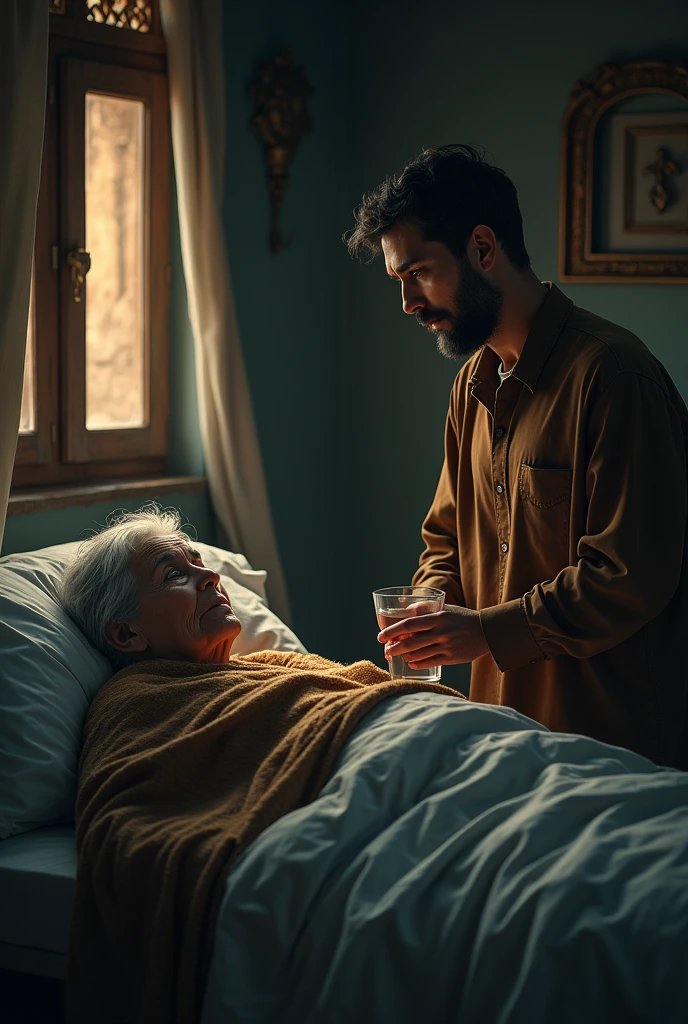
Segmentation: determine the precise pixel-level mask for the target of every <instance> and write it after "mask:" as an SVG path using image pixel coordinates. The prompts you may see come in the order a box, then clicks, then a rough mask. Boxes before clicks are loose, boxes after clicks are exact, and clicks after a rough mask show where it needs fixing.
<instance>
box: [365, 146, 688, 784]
mask: <svg viewBox="0 0 688 1024" xmlns="http://www.w3.org/2000/svg"><path fill="white" fill-rule="evenodd" d="M355 216H356V227H355V229H354V231H353V232H352V233H351V234H350V237H349V238H348V246H349V251H350V252H351V253H352V255H355V256H358V257H365V256H366V255H370V254H372V255H375V254H377V253H379V252H381V253H382V254H383V255H384V259H385V265H386V270H387V273H388V275H389V276H390V277H391V278H393V279H394V280H396V281H398V282H399V284H400V286H401V293H402V305H403V309H404V312H405V313H408V314H411V315H414V316H415V317H416V319H417V321H418V323H419V324H421V325H422V326H424V327H426V328H428V329H429V330H431V331H432V332H433V333H434V335H435V336H436V339H437V345H438V349H439V351H440V352H441V353H442V354H443V355H445V356H448V357H449V358H454V359H458V358H462V357H466V356H470V357H471V358H469V359H468V361H467V362H466V364H465V365H464V366H463V368H462V369H461V370H460V372H459V374H458V376H457V377H456V380H455V383H454V387H453V390H452V394H451V399H450V405H449V413H448V416H447V425H446V434H445V459H444V466H443V468H442V473H441V476H440V480H439V483H438V487H437V492H436V495H435V499H434V501H433V503H432V506H431V508H430V511H429V512H428V515H427V517H426V520H425V522H424V524H423V539H424V542H425V550H424V551H423V553H422V555H421V558H420V565H419V568H418V570H417V572H416V574H415V576H414V578H413V581H412V582H413V584H414V585H420V586H425V587H435V588H438V589H440V590H443V591H444V592H445V594H446V602H445V606H444V609H443V610H442V611H439V612H434V613H431V614H426V615H423V614H420V615H415V616H413V617H412V618H406V619H402V620H400V621H398V622H396V623H394V624H393V625H391V626H389V627H387V628H385V629H383V630H382V632H381V633H380V634H379V639H380V641H381V642H383V643H385V644H386V645H387V646H386V654H387V656H388V657H400V656H402V657H403V658H404V659H405V661H406V662H407V664H408V665H410V666H411V667H412V668H418V669H419V668H423V667H428V666H431V665H452V664H460V663H465V662H472V663H473V664H472V673H471V689H470V696H471V699H472V700H475V701H480V702H484V703H491V704H504V705H508V706H511V707H513V708H516V709H517V710H519V711H521V712H522V713H523V714H526V715H529V716H530V717H531V718H534V719H535V720H537V721H539V722H541V723H542V724H544V725H546V726H548V727H549V728H550V729H552V730H556V731H562V732H575V733H582V734H584V735H589V736H593V737H595V738H596V739H600V740H604V741H606V742H608V743H613V744H618V745H620V746H625V747H628V748H630V749H632V750H636V751H637V752H638V753H641V754H643V755H644V756H646V757H649V758H651V759H652V760H654V761H656V762H658V763H661V764H665V765H674V766H678V767H684V768H688V729H687V725H686V722H687V700H688V667H687V666H686V664H685V660H684V652H683V647H684V643H685V642H686V641H688V518H687V503H688V473H687V463H686V451H687V448H688V413H687V412H686V408H685V405H684V403H683V400H682V399H681V396H680V394H679V393H678V391H677V389H676V387H675V386H674V384H673V382H672V381H671V379H670V377H669V375H668V374H667V372H666V370H665V369H664V367H663V366H662V365H661V364H660V363H659V362H658V360H657V359H655V358H654V356H653V355H652V354H651V353H650V352H649V351H648V349H647V348H646V347H645V346H644V345H643V343H642V342H641V341H640V340H639V339H638V338H636V337H635V336H634V335H633V334H631V333H630V332H629V331H627V330H625V329H624V328H622V327H619V326H617V325H615V324H612V323H610V322H608V321H606V320H603V319H602V318H601V317H598V316H596V315H595V314H593V313H589V312H586V311H585V310H582V309H579V308H577V307H575V306H574V305H573V303H572V302H571V300H570V299H568V298H567V297H566V296H565V295H564V294H562V292H561V291H559V289H558V288H556V287H555V286H554V285H552V284H543V283H542V282H540V280H539V279H538V278H537V277H536V275H535V274H534V273H533V271H532V269H531V267H530V260H529V257H528V254H527V251H526V248H525V244H524V239H523V225H522V220H521V214H520V210H519V206H518V199H517V195H516V189H515V188H514V186H513V184H512V182H511V181H510V180H509V178H508V177H507V176H506V175H505V174H504V172H503V171H501V170H499V169H498V168H496V167H493V166H491V165H490V164H488V163H486V162H485V161H484V160H483V159H482V157H481V156H480V155H479V154H478V153H477V152H476V151H475V150H474V149H472V148H471V147H468V146H445V147H442V148H440V149H429V150H425V151H424V152H423V153H421V154H420V156H419V157H417V158H416V159H415V160H413V161H412V162H411V163H409V164H408V165H407V166H406V167H405V168H404V169H403V170H402V172H401V173H400V174H398V175H396V176H395V177H393V178H390V179H387V180H386V181H385V182H384V183H383V184H382V185H381V186H379V188H377V189H376V190H375V191H373V192H371V193H369V194H367V195H366V196H365V197H364V199H363V202H362V205H361V206H360V207H359V208H358V210H357V211H356V214H355Z"/></svg>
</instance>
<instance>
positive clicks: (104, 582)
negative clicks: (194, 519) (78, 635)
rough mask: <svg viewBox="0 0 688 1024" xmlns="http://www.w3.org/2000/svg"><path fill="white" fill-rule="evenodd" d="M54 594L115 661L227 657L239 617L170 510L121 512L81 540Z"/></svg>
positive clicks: (215, 574)
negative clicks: (92, 534)
mask: <svg viewBox="0 0 688 1024" xmlns="http://www.w3.org/2000/svg"><path fill="white" fill-rule="evenodd" d="M60 598H61V601H62V604H63V605H64V607H65V609H66V610H67V612H68V613H69V615H70V616H71V618H72V619H73V620H74V621H75V622H76V623H77V624H78V625H79V627H80V628H81V630H82V631H83V632H84V633H85V635H86V636H87V637H88V639H89V640H90V641H91V643H92V644H93V645H94V646H95V647H97V648H98V649H99V650H100V651H102V652H103V654H105V656H106V657H107V658H109V660H110V661H111V662H112V664H113V665H114V666H115V667H117V668H123V667H124V666H125V665H130V664H132V663H133V662H136V661H141V660H143V659H150V658H168V659H173V660H180V661H199V662H216V663H222V662H226V661H227V660H228V658H229V654H230V650H231V647H232V643H233V642H234V640H235V638H236V637H237V636H238V634H239V632H240V630H241V623H240V622H239V620H238V619H237V618H236V616H235V615H234V613H233V612H232V605H231V603H230V600H229V597H228V596H227V592H226V590H225V589H224V587H223V586H222V583H221V582H220V574H219V573H218V572H216V571H215V570H214V569H211V568H209V567H206V566H204V565H203V561H202V559H201V556H200V555H199V553H198V551H196V549H195V548H194V546H193V542H192V541H191V539H190V538H189V536H188V535H187V534H186V533H184V532H183V531H182V530H181V519H180V517H179V515H178V513H177V512H175V511H174V510H165V511H161V510H158V509H156V508H147V509H146V508H144V509H141V510H140V511H138V512H131V513H125V514H124V515H122V516H121V517H120V518H119V519H117V520H116V521H114V522H113V523H112V525H110V526H109V527H107V528H106V529H104V530H102V531H101V532H100V533H96V534H95V535H94V536H93V537H91V538H90V539H89V540H88V541H86V542H85V543H84V544H82V545H81V548H80V549H79V553H78V555H77V557H76V558H75V560H74V561H73V562H72V564H71V565H70V566H69V567H68V568H67V570H66V571H65V574H64V577H63V580H62V586H61V591H60Z"/></svg>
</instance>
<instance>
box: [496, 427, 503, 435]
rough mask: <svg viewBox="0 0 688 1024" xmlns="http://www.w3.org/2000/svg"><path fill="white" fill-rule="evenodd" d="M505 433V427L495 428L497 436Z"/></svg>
mask: <svg viewBox="0 0 688 1024" xmlns="http://www.w3.org/2000/svg"><path fill="white" fill-rule="evenodd" d="M504 433H505V431H504V427H497V429H496V430H495V434H496V435H497V437H504Z"/></svg>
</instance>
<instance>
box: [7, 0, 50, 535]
mask: <svg viewBox="0 0 688 1024" xmlns="http://www.w3.org/2000/svg"><path fill="white" fill-rule="evenodd" d="M48 19H49V14H48V2H47V0H4V2H3V3H2V6H1V8H0V381H2V398H0V541H1V540H2V535H3V533H4V530H5V516H6V514H7V499H8V496H9V492H10V482H11V479H12V468H13V466H14V456H15V452H16V449H17V436H18V431H19V414H20V410H21V397H22V381H23V378H24V354H25V350H26V328H27V325H28V320H29V293H30V290H31V264H32V259H33V243H34V236H35V232H36V203H37V200H38V186H39V182H40V176H41V153H42V149H43V124H44V121H45V94H46V82H47V67H48Z"/></svg>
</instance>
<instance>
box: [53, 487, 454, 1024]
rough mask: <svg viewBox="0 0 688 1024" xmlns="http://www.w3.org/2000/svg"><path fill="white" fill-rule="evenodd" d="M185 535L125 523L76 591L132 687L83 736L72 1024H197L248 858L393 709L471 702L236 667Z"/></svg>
mask: <svg viewBox="0 0 688 1024" xmlns="http://www.w3.org/2000/svg"><path fill="white" fill-rule="evenodd" d="M180 526H181V523H180V519H179V517H178V515H177V514H176V513H174V512H169V511H165V512H162V511H160V510H159V509H157V508H155V507H153V508H147V509H142V510H140V511H139V512H134V513H126V514H124V515H123V516H121V517H120V518H119V519H117V520H116V521H114V522H113V523H111V525H109V526H108V527H107V528H106V529H104V530H102V531H101V532H100V533H97V534H95V535H94V536H93V537H91V538H90V539H89V540H87V541H86V542H85V543H84V544H82V546H81V547H80V549H79V552H78V554H77V557H76V558H75V560H74V562H73V563H72V564H71V565H70V566H69V567H68V568H67V570H66V571H65V574H64V578H63V581H62V586H61V600H62V603H63V605H64V607H65V609H66V610H67V612H68V613H69V615H70V616H71V617H72V618H73V619H74V621H75V622H76V623H77V624H78V625H79V626H80V628H81V629H82V631H83V632H84V633H85V635H86V636H87V638H88V639H89V640H90V641H91V643H93V644H94V645H95V646H96V647H97V648H98V649H99V650H101V651H102V652H103V653H104V654H105V655H106V656H107V657H108V658H109V659H110V660H111V662H112V663H113V665H114V666H115V667H116V668H119V669H120V671H119V672H118V673H117V674H116V675H115V676H114V677H113V678H112V679H111V680H109V681H108V682H107V683H106V684H105V686H104V687H103V688H102V689H101V690H100V692H99V693H98V694H97V696H96V698H95V699H94V701H93V703H92V705H91V708H90V710H89V714H88V717H87V721H86V725H85V730H84V750H83V755H82V760H81V771H80V779H79V792H78V798H77V811H76V813H77V846H78V849H79V873H78V877H77V900H76V909H75V914H74V921H73V926H72V933H71V947H70V968H69V976H68V986H67V992H68V1006H69V1020H70V1024H78V1022H81V1021H83V1022H84V1024H86V1022H88V1024H91V1022H92V1021H94V1020H98V1021H101V1022H102V1024H106V1022H107V1021H110V1020H112V1021H118V1022H119V1021H124V1020H127V1021H134V1020H140V1021H146V1022H148V1021H160V1022H162V1021H167V1020H170V1021H172V1020H173V1019H174V1020H175V1021H178V1022H185V1021H193V1020H195V1019H196V1017H197V1013H198V1006H199V999H200V993H201V992H202V989H203V980H204V976H205V971H206V968H207V965H208V948H209V947H208V943H209V935H210V932H211V929H212V923H213V916H214V914H215V913H216V912H217V905H218V893H219V890H220V887H221V885H222V882H223V879H224V877H225V874H226V872H227V869H228V868H229V866H230V864H231V863H232V862H233V861H234V859H235V858H236V857H237V855H238V854H239V853H240V852H241V851H242V850H243V849H244V848H245V847H246V846H247V845H248V843H249V842H250V841H251V840H252V839H253V838H255V836H256V835H258V834H259V833H260V832H261V831H262V830H263V829H265V828H266V827H267V826H268V825H269V824H270V823H271V822H273V821H275V820H276V819H277V818H279V817H281V816H283V815H284V814H286V813H287V812H289V811H291V810H293V809H295V808H296V807H299V806H302V805H303V804H305V803H308V801H310V800H312V799H313V798H314V797H315V795H316V794H317V792H318V790H319V789H320V788H321V787H322V785H323V783H324V782H325V780H326V778H327V776H328V774H329V772H330V770H331V767H332V764H333V763H334V760H335V758H336V756H337V754H338V753H339V751H340V750H341V749H342V747H343V745H344V743H345V741H346V740H347V738H348V737H349V735H350V734H351V732H352V731H353V730H354V728H355V727H356V725H357V724H358V722H359V721H360V719H361V718H362V717H363V716H364V715H365V714H366V713H367V712H368V711H370V710H371V709H372V708H373V707H374V706H375V705H376V704H378V703H379V702H380V701H382V700H384V699H385V698H387V697H390V696H397V695H399V694H402V693H411V692H414V691H419V690H426V691H431V692H436V693H442V694H445V695H446V697H447V698H448V699H450V700H452V701H456V700H457V699H458V698H457V695H456V694H455V693H454V692H453V691H452V690H448V689H446V688H445V687H442V686H438V685H436V684H432V683H429V684H418V683H415V682H408V683H406V682H392V681H391V680H390V678H389V675H388V673H387V672H384V671H383V670H382V669H380V668H377V667H376V666H375V665H373V664H371V663H370V662H357V663H354V664H353V665H346V666H345V665H339V664H337V663H335V662H331V661H327V660H326V659H324V658H319V657H317V656H316V655H301V654H295V653H293V652H289V653H287V652H280V651H264V652H260V653H255V654H250V655H246V656H241V657H236V656H232V655H231V648H232V643H233V642H234V640H235V639H236V637H237V636H238V634H239V632H240V630H241V624H240V622H239V620H238V619H237V618H236V616H235V615H234V612H233V611H232V606H231V603H230V600H229V597H228V596H227V592H226V591H225V589H224V587H223V586H222V584H221V581H220V576H219V574H218V573H217V572H216V571H215V570H214V569H212V568H209V567H206V566H204V565H203V562H202V560H201V558H200V555H199V553H198V551H197V550H196V549H195V548H194V546H193V542H192V541H191V540H190V538H189V537H188V535H187V534H185V533H184V532H183V531H182V530H181V528H180ZM179 915H181V916H179ZM175 922H176V923H175ZM181 925H183V927H180V926H181ZM144 964H145V965H147V970H145V971H144V970H143V965H144Z"/></svg>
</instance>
